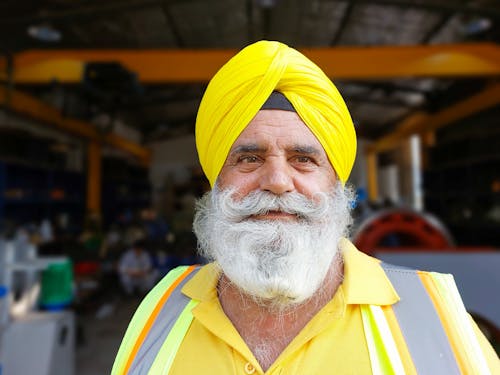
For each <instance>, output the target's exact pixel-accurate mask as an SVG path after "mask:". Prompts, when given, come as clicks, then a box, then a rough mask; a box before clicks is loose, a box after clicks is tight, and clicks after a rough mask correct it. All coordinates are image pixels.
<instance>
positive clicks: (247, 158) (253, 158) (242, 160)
mask: <svg viewBox="0 0 500 375" xmlns="http://www.w3.org/2000/svg"><path fill="white" fill-rule="evenodd" d="M258 160H259V159H258V158H257V156H248V155H247V156H241V157H240V158H239V159H238V162H239V163H244V164H249V163H257V161H258Z"/></svg>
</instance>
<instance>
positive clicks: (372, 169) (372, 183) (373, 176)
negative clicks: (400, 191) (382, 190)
mask: <svg viewBox="0 0 500 375" xmlns="http://www.w3.org/2000/svg"><path fill="white" fill-rule="evenodd" d="M366 165H367V171H368V199H369V200H370V201H375V200H377V198H378V181H377V153H376V152H374V151H369V150H366Z"/></svg>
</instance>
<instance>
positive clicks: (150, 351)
mask: <svg viewBox="0 0 500 375" xmlns="http://www.w3.org/2000/svg"><path fill="white" fill-rule="evenodd" d="M381 266H382V268H383V270H384V271H385V273H386V275H387V277H388V278H389V280H390V281H391V283H392V285H393V286H394V288H395V289H396V292H397V293H398V295H399V296H400V301H399V302H397V303H395V304H394V305H392V306H377V305H361V306H360V307H361V316H362V321H363V328H364V332H365V338H366V342H367V346H368V352H369V356H370V363H371V367H372V373H373V374H374V375H391V374H394V375H401V374H405V370H404V366H403V363H402V360H401V358H400V355H399V352H398V346H397V343H398V340H400V339H401V337H402V338H403V340H404V342H405V344H406V347H407V348H408V351H409V354H410V356H411V359H412V361H413V365H414V367H415V370H416V373H417V374H447V375H459V374H481V375H482V374H485V375H488V374H490V371H489V368H488V365H487V362H486V359H485V358H484V356H483V354H482V351H481V348H480V346H479V343H478V341H477V338H476V335H475V333H474V331H473V327H472V325H471V322H470V318H469V316H468V314H467V312H466V310H465V307H464V305H463V303H462V300H461V298H460V295H459V292H458V289H457V287H456V285H455V282H454V280H453V276H452V275H448V274H440V273H434V272H420V271H415V270H411V269H408V268H404V267H397V266H393V265H389V264H385V263H382V264H381ZM198 270H199V267H196V266H190V267H186V266H184V267H178V268H176V269H175V270H173V271H171V272H170V273H169V274H168V275H167V276H166V277H165V279H164V280H163V281H162V283H163V287H162V288H159V289H160V293H159V294H158V298H157V303H156V305H155V308H154V309H153V311H152V313H151V314H150V315H149V316H148V318H147V321H146V323H145V324H144V326H143V328H142V330H141V332H140V334H139V336H138V337H137V340H136V341H135V342H133V343H130V344H129V345H128V346H127V347H124V345H123V344H122V346H121V347H120V351H119V353H118V356H117V359H116V361H115V363H114V365H113V370H112V375H126V374H127V375H128V374H132V375H145V374H150V375H157V374H168V373H169V371H170V367H171V366H172V363H173V361H174V359H175V355H176V353H177V350H178V349H179V347H180V344H181V342H182V340H183V338H184V336H185V335H186V332H187V331H188V329H189V326H190V324H191V322H192V320H193V315H192V313H191V310H192V309H193V308H194V306H196V304H197V303H198V302H197V301H195V300H192V299H190V298H189V297H187V296H185V295H184V294H182V293H181V289H182V287H183V286H184V284H186V282H187V281H188V280H190V279H191V278H192V277H193V276H194V275H195V274H196V273H197V272H198ZM155 289H156V288H155ZM156 292H158V291H156Z"/></svg>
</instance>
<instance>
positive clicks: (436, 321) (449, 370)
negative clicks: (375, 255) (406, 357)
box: [382, 263, 460, 375]
mask: <svg viewBox="0 0 500 375" xmlns="http://www.w3.org/2000/svg"><path fill="white" fill-rule="evenodd" d="M382 268H383V270H384V271H385V273H386V275H387V277H388V278H389V280H390V281H391V283H392V286H393V287H394V288H395V289H396V292H397V293H398V295H399V297H400V298H401V300H400V302H397V303H395V304H394V305H392V309H393V311H394V314H395V315H396V319H397V321H398V323H399V327H400V329H401V332H402V333H403V336H404V338H405V342H406V345H407V347H408V350H409V352H410V355H411V358H412V359H413V363H414V365H415V368H416V370H417V373H419V374H447V375H455V374H460V370H459V368H458V365H457V361H456V359H455V355H454V354H453V351H452V348H451V346H450V343H449V340H448V338H447V336H446V332H445V331H444V329H443V325H442V324H441V320H440V318H439V316H438V314H437V312H436V309H435V308H434V304H433V303H432V301H431V299H430V298H429V295H428V293H427V291H426V289H425V287H424V286H423V285H422V282H421V281H420V278H419V276H418V274H417V272H416V271H414V270H410V269H407V268H403V267H395V266H392V265H388V264H384V263H383V264H382Z"/></svg>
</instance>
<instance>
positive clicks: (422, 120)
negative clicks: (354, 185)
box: [368, 83, 500, 152]
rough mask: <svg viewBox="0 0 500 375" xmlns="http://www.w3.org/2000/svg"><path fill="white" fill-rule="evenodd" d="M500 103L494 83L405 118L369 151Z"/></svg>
mask: <svg viewBox="0 0 500 375" xmlns="http://www.w3.org/2000/svg"><path fill="white" fill-rule="evenodd" d="M499 104H500V83H494V84H491V85H489V86H488V87H486V88H485V89H483V90H482V91H480V92H479V93H477V94H474V95H472V96H470V97H468V98H466V99H463V100H461V101H459V102H458V103H455V104H452V105H451V106H449V107H447V108H445V109H443V110H441V111H439V112H437V113H434V114H429V113H425V112H418V113H415V114H413V115H411V116H408V117H407V118H405V119H404V120H403V121H402V122H401V123H400V124H399V125H397V126H396V128H395V130H394V131H392V132H391V133H390V134H388V135H386V136H384V137H382V138H379V139H378V140H377V141H375V142H374V143H372V144H371V145H370V146H369V147H368V151H371V152H381V151H387V150H390V149H393V148H395V147H396V146H398V145H399V141H401V140H402V139H405V138H408V137H409V136H410V135H412V134H420V133H426V132H432V131H435V130H437V129H439V128H441V127H443V126H446V125H449V124H452V123H454V122H456V121H458V120H461V119H463V118H466V117H468V116H472V115H473V114H475V113H479V112H481V111H484V110H486V109H488V108H491V107H494V106H496V105H499Z"/></svg>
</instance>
